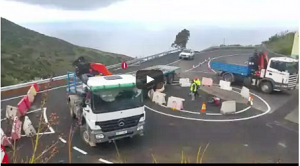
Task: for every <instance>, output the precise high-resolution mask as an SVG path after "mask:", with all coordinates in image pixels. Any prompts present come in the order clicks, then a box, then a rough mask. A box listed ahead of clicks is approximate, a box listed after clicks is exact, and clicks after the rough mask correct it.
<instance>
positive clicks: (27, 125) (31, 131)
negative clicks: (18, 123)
mask: <svg viewBox="0 0 300 166" xmlns="http://www.w3.org/2000/svg"><path fill="white" fill-rule="evenodd" d="M23 131H24V133H25V135H26V136H27V137H32V136H34V135H36V130H35V128H34V127H33V125H32V123H31V120H30V119H29V118H28V116H25V120H24V124H23Z"/></svg>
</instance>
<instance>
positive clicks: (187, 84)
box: [179, 78, 191, 87]
mask: <svg viewBox="0 0 300 166" xmlns="http://www.w3.org/2000/svg"><path fill="white" fill-rule="evenodd" d="M179 84H180V86H181V87H190V86H191V82H190V79H189V78H180V79H179Z"/></svg>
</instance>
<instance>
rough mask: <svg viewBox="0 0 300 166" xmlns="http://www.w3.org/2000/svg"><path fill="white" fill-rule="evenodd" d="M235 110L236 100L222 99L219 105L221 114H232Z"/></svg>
mask: <svg viewBox="0 0 300 166" xmlns="http://www.w3.org/2000/svg"><path fill="white" fill-rule="evenodd" d="M235 112H236V101H223V102H222V106H221V113H222V114H233V113H235Z"/></svg>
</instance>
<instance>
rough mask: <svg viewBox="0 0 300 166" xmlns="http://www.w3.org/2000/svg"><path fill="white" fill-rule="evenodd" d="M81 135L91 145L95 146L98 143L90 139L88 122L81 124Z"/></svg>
mask: <svg viewBox="0 0 300 166" xmlns="http://www.w3.org/2000/svg"><path fill="white" fill-rule="evenodd" d="M80 132H81V137H82V139H83V141H84V142H85V143H87V144H88V145H90V146H91V147H95V146H96V144H95V143H92V142H91V141H90V135H89V131H88V130H87V127H86V124H84V125H82V126H80Z"/></svg>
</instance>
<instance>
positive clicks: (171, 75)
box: [167, 73, 174, 84]
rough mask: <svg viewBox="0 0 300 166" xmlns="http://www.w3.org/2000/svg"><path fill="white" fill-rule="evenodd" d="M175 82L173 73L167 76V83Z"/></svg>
mask: <svg viewBox="0 0 300 166" xmlns="http://www.w3.org/2000/svg"><path fill="white" fill-rule="evenodd" d="M173 80H174V74H173V73H170V74H168V75H167V83H168V84H172V82H173Z"/></svg>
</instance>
